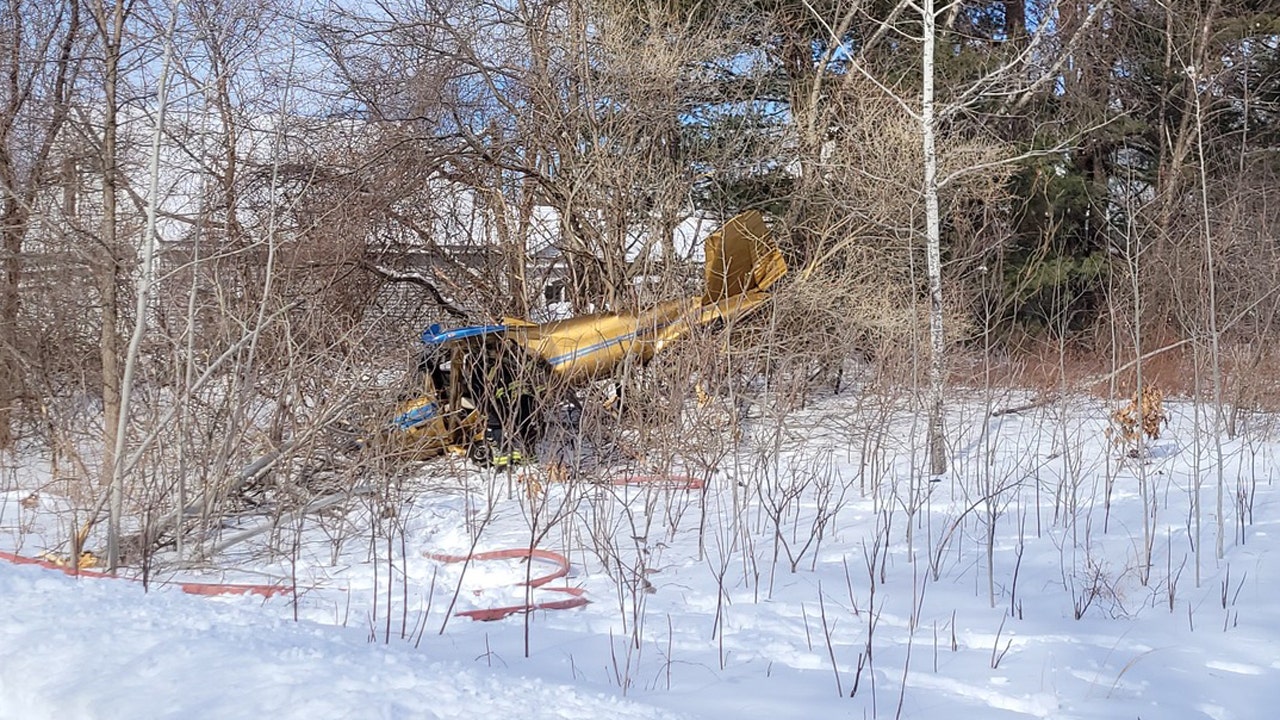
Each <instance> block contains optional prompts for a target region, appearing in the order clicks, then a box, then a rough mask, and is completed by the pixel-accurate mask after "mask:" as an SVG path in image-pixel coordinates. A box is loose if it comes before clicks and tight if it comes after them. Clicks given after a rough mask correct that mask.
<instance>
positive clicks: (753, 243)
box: [702, 210, 787, 305]
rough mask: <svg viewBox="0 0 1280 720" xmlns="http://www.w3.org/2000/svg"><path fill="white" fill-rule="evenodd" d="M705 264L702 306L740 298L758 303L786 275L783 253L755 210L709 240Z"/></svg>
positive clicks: (743, 214)
mask: <svg viewBox="0 0 1280 720" xmlns="http://www.w3.org/2000/svg"><path fill="white" fill-rule="evenodd" d="M706 263H707V265H706V290H705V292H704V293H703V296H702V304H703V305H710V304H719V303H723V302H725V301H728V300H730V299H731V298H736V297H739V296H742V298H743V299H744V300H746V299H750V300H754V301H755V302H759V301H761V300H763V298H764V296H765V295H766V294H767V292H766V291H767V290H768V289H769V286H771V285H773V283H775V282H777V280H778V279H779V278H781V277H782V276H783V275H785V274H786V273H787V262H786V260H784V259H783V258H782V252H781V251H779V250H778V246H777V244H776V243H774V241H773V239H772V238H771V237H770V235H769V228H768V226H766V225H765V224H764V218H763V217H762V216H761V215H760V213H759V212H758V211H755V210H749V211H747V212H744V213H742V214H741V215H738V216H737V217H734V218H733V219H732V220H730V221H729V222H727V223H725V224H724V227H722V228H720V229H719V230H717V231H716V232H714V233H712V234H711V235H710V236H708V237H707V241H706ZM752 304H754V303H752Z"/></svg>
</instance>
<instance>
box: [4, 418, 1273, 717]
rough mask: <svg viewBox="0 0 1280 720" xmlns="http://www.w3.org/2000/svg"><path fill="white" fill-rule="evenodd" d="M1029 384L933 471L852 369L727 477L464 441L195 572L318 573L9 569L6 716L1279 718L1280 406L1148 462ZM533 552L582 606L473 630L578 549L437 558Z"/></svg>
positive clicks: (959, 432)
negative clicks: (521, 556)
mask: <svg viewBox="0 0 1280 720" xmlns="http://www.w3.org/2000/svg"><path fill="white" fill-rule="evenodd" d="M1025 399H1026V398H1017V397H1012V396H1009V397H983V396H981V395H974V396H972V397H968V398H965V399H963V400H960V401H958V402H953V404H952V410H951V414H950V415H949V417H948V430H949V434H950V437H951V438H952V439H953V440H954V445H953V447H952V452H951V457H952V461H953V468H952V471H951V473H950V474H949V475H948V476H945V477H943V478H942V479H941V481H940V482H929V479H928V478H925V477H922V476H921V475H920V473H919V472H918V471H917V470H916V469H915V468H918V467H920V466H922V465H923V463H924V462H925V460H926V455H925V453H924V452H923V447H924V444H923V431H924V428H923V422H922V421H921V420H920V419H919V418H918V417H917V415H916V413H914V412H913V411H912V409H911V408H910V406H909V405H908V404H907V403H906V402H905V401H903V400H899V399H897V398H894V397H891V396H889V397H885V396H880V397H874V396H871V395H862V396H854V395H844V396H839V397H833V398H824V399H821V400H819V401H817V402H815V403H813V404H812V405H811V406H810V407H809V408H808V409H807V410H804V411H796V412H792V413H789V414H787V415H786V416H785V417H783V418H782V419H781V420H778V419H774V420H768V419H766V418H756V419H755V420H753V421H752V423H751V425H750V427H749V428H748V433H747V437H745V438H744V440H743V443H742V444H741V445H740V446H730V445H727V444H726V446H725V447H724V448H723V449H724V450H725V451H726V452H727V454H726V455H724V456H723V458H722V459H719V460H718V461H717V462H716V470H715V472H714V473H712V474H711V476H710V482H709V484H708V486H707V489H706V493H705V495H703V494H702V492H700V491H698V490H692V489H683V488H672V487H659V486H656V485H655V486H626V485H613V484H600V483H557V482H550V481H548V480H547V478H545V477H543V478H540V480H541V481H542V482H543V485H544V489H543V492H542V493H540V494H539V493H533V494H531V493H529V492H528V490H527V488H528V485H526V484H518V483H512V484H511V485H510V488H508V482H509V481H512V480H514V479H515V478H510V477H508V476H506V475H503V474H501V473H497V472H495V471H491V470H480V469H476V468H471V467H468V466H465V465H463V464H460V463H457V462H455V461H450V460H441V461H438V462H433V463H428V464H426V465H423V466H421V467H420V468H417V469H415V471H414V480H413V481H412V482H409V483H407V485H408V486H410V487H412V488H413V490H412V491H411V492H409V493H408V495H407V496H406V497H405V498H404V499H403V503H402V504H401V505H400V506H399V512H397V513H396V514H394V516H388V514H386V513H382V512H380V511H379V510H378V509H375V508H369V507H354V508H352V509H350V510H349V511H348V512H347V513H346V515H345V516H344V518H343V521H344V523H345V525H343V524H340V523H336V522H334V521H333V519H332V518H330V519H329V521H328V525H326V526H325V527H320V523H319V522H316V521H312V522H311V523H310V524H304V525H302V526H300V527H297V528H293V529H291V530H290V531H288V532H285V533H284V535H283V536H281V537H278V538H276V540H275V542H276V543H277V544H279V545H280V546H282V547H290V548H292V547H295V546H296V547H298V548H299V549H298V550H297V552H296V554H291V555H292V556H290V555H282V554H280V553H279V552H273V550H272V546H270V545H269V544H267V538H268V537H270V534H264V535H263V536H262V537H263V543H264V544H262V545H259V546H256V547H245V548H243V549H239V550H237V551H235V554H234V555H233V556H229V557H225V558H222V559H221V562H222V571H223V573H222V575H218V576H216V577H206V578H200V577H198V576H197V575H194V574H191V573H187V574H183V575H182V577H183V578H191V579H213V580H218V579H221V578H222V577H223V576H226V577H229V578H231V579H240V580H247V579H251V580H252V581H253V582H260V581H261V575H262V574H266V575H269V576H271V577H274V578H276V579H277V580H278V581H280V582H283V583H285V584H288V585H291V586H294V585H296V587H297V588H298V591H297V593H296V595H294V596H292V597H289V596H286V597H276V598H272V599H267V600H264V599H262V598H258V597H239V596H236V597H225V598H202V597H193V596H188V595H184V594H182V593H180V592H178V591H177V590H176V589H175V588H172V587H168V586H162V585H152V586H151V588H150V590H149V591H146V592H144V589H143V587H142V585H141V584H140V583H137V582H131V581H128V580H115V579H92V578H84V579H75V578H70V577H67V576H64V575H63V574H61V573H58V572H54V571H51V570H46V569H42V568H39V567H31V566H12V565H7V564H0V598H3V603H2V605H0V607H3V611H2V612H0V718H44V717H55V716H56V717H59V718H66V717H70V718H121V717H129V718H166V717H175V718H176V717H219V718H240V717H245V718H248V717H260V716H261V717H299V718H301V717H308V718H315V717H323V718H342V717H353V718H356V717H358V718H400V717H404V718H420V717H484V716H486V715H492V716H494V717H522V718H523V717H548V718H551V717H555V718H560V717H564V718H582V717H598V718H631V717H636V718H659V717H662V718H666V717H688V718H721V717H733V718H762V719H763V718H769V719H771V720H773V719H776V718H787V717H821V718H841V717H844V718H860V717H868V718H869V717H902V718H912V719H916V720H933V719H942V718H947V719H949V718H954V717H977V718H1099V719H1101V718H1136V717H1143V718H1188V719H1190V718H1211V719H1213V720H1226V719H1241V720H1243V719H1245V718H1256V717H1265V716H1268V715H1269V713H1270V712H1271V708H1273V707H1275V706H1276V705H1277V704H1278V703H1280V650H1278V649H1277V648H1278V647H1280V567H1278V566H1277V550H1280V512H1278V508H1277V505H1278V504H1280V488H1277V486H1276V483H1275V476H1276V473H1277V470H1278V469H1280V462H1277V460H1278V459H1280V458H1278V457H1277V456H1278V454H1280V438H1278V437H1276V436H1275V435H1274V433H1273V428H1272V424H1273V421H1274V419H1273V418H1271V417H1270V416H1267V415H1263V414H1247V413H1246V414H1244V415H1243V416H1242V424H1241V432H1240V434H1239V435H1238V436H1237V437H1234V438H1227V437H1225V436H1224V437H1223V441H1222V457H1221V458H1217V457H1215V456H1214V452H1215V450H1214V443H1213V442H1212V439H1211V437H1210V435H1209V425H1210V424H1211V418H1210V417H1209V416H1208V411H1207V409H1206V408H1204V407H1199V408H1198V407H1196V406H1194V405H1191V404H1189V403H1169V404H1168V406H1169V410H1170V414H1171V418H1170V423H1169V425H1168V427H1167V428H1166V429H1165V431H1164V432H1163V433H1162V435H1161V437H1160V438H1159V439H1158V440H1154V441H1152V442H1151V443H1150V445H1149V447H1148V448H1146V450H1145V451H1144V452H1143V453H1142V459H1134V458H1130V457H1128V456H1127V454H1126V453H1125V452H1124V449H1123V448H1117V447H1115V446H1113V445H1112V443H1111V442H1110V440H1109V439H1108V438H1107V436H1106V433H1105V428H1106V427H1107V417H1108V414H1109V412H1110V410H1111V409H1113V408H1114V407H1115V406H1116V403H1114V402H1111V403H1108V402H1105V401H1103V400H1098V399H1094V398H1088V397H1078V398H1071V399H1068V400H1065V401H1059V402H1055V403H1049V404H1045V405H1042V406H1040V407H1037V408H1034V409H1031V410H1027V411H1024V412H1022V413H1018V414H1005V415H1000V416H999V417H992V416H991V410H993V409H998V408H1000V407H1010V406H1015V405H1019V404H1023V402H1024V401H1025ZM779 440H781V441H782V442H778V441H779ZM725 442H726V443H728V440H727V439H726V440H725ZM682 447H684V453H685V454H684V457H683V460H684V462H685V467H683V468H680V471H681V472H687V473H689V474H693V475H698V474H699V473H700V471H699V470H697V468H698V467H700V465H699V462H704V461H706V458H705V457H703V456H700V455H698V454H697V452H695V451H694V450H692V449H690V448H692V447H693V446H691V445H690V446H682ZM778 447H781V448H783V449H782V450H781V452H775V451H774V450H773V448H778ZM712 450H714V448H712V449H711V450H708V451H707V452H708V453H709V455H708V457H710V456H716V453H715V452H712ZM716 457H718V456H716ZM699 458H701V460H700V459H699ZM1219 459H1220V460H1221V470H1222V477H1223V478H1224V481H1225V483H1224V486H1223V488H1222V489H1223V498H1224V505H1223V508H1224V516H1223V523H1222V530H1223V532H1224V533H1225V535H1224V537H1223V547H1224V553H1223V557H1222V558H1221V559H1219V558H1217V557H1216V553H1215V544H1216V540H1217V537H1216V533H1217V532H1218V524H1217V517H1216V512H1217V492H1218V485H1217V482H1218V480H1217V478H1218V471H1219V464H1218V461H1219ZM637 470H640V469H637ZM646 470H652V468H648V469H646ZM525 472H526V473H531V472H533V471H531V470H526V471H525ZM446 476H447V477H448V478H450V480H449V482H440V479H441V478H443V477H446ZM40 477H41V475H40V472H39V471H38V469H33V468H31V467H28V468H25V469H24V470H23V471H21V472H15V473H12V474H11V475H9V476H8V480H7V482H8V483H9V484H8V485H7V486H0V489H3V490H4V492H2V493H0V548H8V549H18V550H20V551H21V552H23V553H24V554H27V555H31V554H34V553H36V552H38V551H39V550H40V549H42V548H43V547H53V546H54V545H55V544H56V543H54V542H52V538H55V537H57V536H58V534H59V533H60V532H61V529H60V528H62V525H60V523H63V524H65V521H64V520H61V519H60V518H61V517H62V515H65V514H66V513H65V510H66V508H67V507H68V505H67V502H68V501H67V500H65V499H64V498H59V497H51V496H49V493H48V492H47V491H46V492H45V493H43V494H42V496H41V499H40V501H39V502H38V503H35V507H25V506H23V505H22V504H21V503H19V501H20V500H22V499H23V498H25V497H27V496H28V494H29V493H30V492H31V490H33V489H35V487H36V486H38V485H39V484H40V483H41V480H40ZM526 479H527V478H526ZM595 479H597V480H599V479H601V478H595ZM46 481H47V478H46ZM1144 497H1145V500H1144ZM1197 498H1198V504H1199V509H1200V512H1199V517H1200V529H1199V531H1197V529H1196V522H1195V520H1196V516H1197V513H1196V507H1197V504H1196V501H1197ZM28 504H29V505H30V504H31V503H28ZM1144 508H1145V509H1146V510H1147V513H1146V514H1145V520H1144ZM704 510H705V518H706V519H705V520H704V519H703V515H704ZM775 518H776V521H775ZM339 526H341V527H346V528H349V530H348V532H347V533H346V534H342V533H340V532H339V531H338V530H337V528H338V527H339ZM700 527H702V528H704V530H703V531H702V532H700V531H699V528H700ZM815 528H820V530H821V532H820V533H818V532H816V531H815ZM335 537H338V538H339V539H340V540H341V541H342V542H341V544H340V545H339V546H337V547H335V546H334V543H333V538H335ZM1148 538H1149V541H1148ZM810 540H812V542H810ZM988 542H989V546H990V553H989V554H988ZM534 545H536V546H537V547H539V548H542V549H545V550H550V551H553V552H559V553H563V554H564V555H565V556H566V557H567V558H568V559H569V564H570V571H569V574H568V576H567V577H565V578H562V579H558V580H554V581H551V582H550V583H548V584H547V585H546V586H545V587H546V588H562V587H566V586H567V587H573V588H580V589H581V590H582V592H583V596H584V597H586V598H587V599H589V600H590V601H591V602H590V604H589V605H587V606H585V607H582V608H577V609H571V610H554V611H553V610H548V611H536V612H533V613H530V614H527V615H526V614H516V615H512V616H509V617H507V618H506V619H503V620H499V621H495V622H473V621H472V620H470V619H468V618H465V617H459V616H457V614H456V613H458V612H461V611H466V610H470V609H477V608H487V607H496V606H503V605H511V604H521V603H523V602H525V601H526V599H527V598H526V596H529V598H530V599H532V601H533V602H547V601H555V600H560V599H564V598H565V597H566V596H565V595H563V594H561V593H555V592H547V591H546V590H530V589H528V588H526V587H523V586H521V585H520V583H523V582H525V581H526V580H527V579H528V577H530V575H532V576H535V577H536V576H537V575H542V574H546V573H548V572H550V571H551V570H553V569H554V566H552V565H548V564H547V563H543V562H539V563H535V564H534V566H533V567H532V568H529V567H528V566H527V565H526V564H525V563H523V562H522V561H520V560H512V559H503V560H495V561H486V562H473V563H470V564H466V565H464V564H462V563H447V562H441V561H438V560H434V559H431V558H430V557H428V556H427V555H428V554H432V553H443V554H466V553H467V552H469V551H471V550H473V549H474V550H475V551H489V550H496V549H502V548H528V547H530V546H534ZM1197 545H1198V546H1199V547H1198V552H1197ZM1148 547H1149V548H1150V560H1149V561H1148V560H1147V548H1148ZM789 557H794V558H795V563H794V564H795V571H794V572H793V571H792V563H791V562H790V561H789V560H788V558H789ZM988 563H990V564H988ZM1197 567H1198V571H1199V581H1198V582H1197ZM176 575H177V574H175V573H169V574H167V575H165V576H164V577H165V579H168V578H169V577H176ZM295 617H296V618H297V619H296V620H295ZM833 665H834V667H833ZM851 694H852V697H851V696H850V695H851Z"/></svg>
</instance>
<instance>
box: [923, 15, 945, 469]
mask: <svg viewBox="0 0 1280 720" xmlns="http://www.w3.org/2000/svg"><path fill="white" fill-rule="evenodd" d="M921 15H922V16H923V24H922V27H923V30H924V43H923V48H924V52H923V54H922V57H921V65H920V69H921V75H922V83H921V85H922V93H921V96H922V97H921V112H920V136H921V138H922V139H923V142H924V213H925V258H926V268H925V271H926V273H927V275H928V279H929V399H928V404H929V473H930V474H932V475H941V474H943V473H945V472H946V471H947V453H946V447H945V444H944V442H943V423H942V395H943V389H944V370H945V364H944V362H943V361H944V359H945V358H944V355H945V352H946V343H945V340H946V335H945V334H944V332H943V330H944V328H943V324H942V248H941V235H942V231H941V223H940V221H939V218H938V151H937V148H936V147H935V133H936V131H937V127H936V123H937V121H936V119H935V115H934V107H933V101H934V88H933V81H934V75H933V55H934V42H935V37H934V36H935V33H936V30H937V12H936V10H935V8H934V0H922V9H921Z"/></svg>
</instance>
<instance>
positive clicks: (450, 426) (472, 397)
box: [389, 211, 787, 465]
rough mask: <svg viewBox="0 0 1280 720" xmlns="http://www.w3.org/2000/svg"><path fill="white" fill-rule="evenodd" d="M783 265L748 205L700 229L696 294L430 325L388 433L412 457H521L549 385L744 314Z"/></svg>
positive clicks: (597, 372) (642, 355) (603, 371)
mask: <svg viewBox="0 0 1280 720" xmlns="http://www.w3.org/2000/svg"><path fill="white" fill-rule="evenodd" d="M786 272H787V264H786V261H784V260H783V258H782V253H781V252H779V250H778V247H777V245H776V244H775V243H774V242H773V241H772V239H771V238H770V236H769V229H768V227H767V226H766V225H765V223H764V218H762V217H761V216H760V213H758V212H755V211H751V212H746V213H743V214H741V215H738V216H737V217H735V218H733V219H732V220H730V221H729V222H728V223H726V224H725V225H724V227H721V228H720V229H719V230H717V231H716V232H715V233H713V234H711V235H710V236H709V237H707V239H706V269H705V273H706V275H705V279H706V286H705V290H704V292H703V293H702V294H701V295H696V296H692V297H687V298H682V299H679V300H670V301H668V302H664V303H661V304H659V305H657V306H656V307H653V308H649V309H647V310H643V311H640V312H633V313H593V314H589V315H581V316H578V317H574V318H570V319H567V320H558V321H555V322H549V323H544V324H541V325H537V324H533V323H529V322H525V321H522V320H511V319H508V320H505V321H504V322H503V324H500V325H481V326H474V327H465V328H459V329H456V330H448V331H444V332H441V331H440V330H439V328H436V327H433V328H432V329H430V330H428V331H427V332H425V333H423V335H422V342H423V344H424V345H425V350H424V353H423V358H422V361H421V363H420V364H419V373H420V375H421V389H420V392H421V395H420V396H419V397H417V398H415V399H413V400H411V401H409V402H407V403H405V404H404V405H403V406H401V408H400V409H399V411H398V413H397V415H396V417H395V418H394V420H393V421H392V423H391V428H390V433H389V435H390V438H389V439H391V440H393V441H394V442H395V444H396V445H397V446H399V447H403V448H404V449H406V450H408V451H410V452H411V453H412V454H414V455H418V456H429V455H432V454H438V453H441V452H444V451H446V450H448V449H450V448H458V449H463V450H466V451H468V452H469V453H470V454H471V456H472V457H473V458H475V459H476V460H479V461H482V462H489V463H492V464H497V465H503V464H507V463H510V462H515V461H519V460H521V459H524V458H526V457H528V453H529V452H530V451H531V450H532V446H533V444H534V443H535V442H536V440H537V436H538V435H539V433H540V427H541V423H540V421H539V419H538V414H539V412H540V411H541V409H542V407H543V406H544V405H545V401H546V399H547V396H548V395H549V394H550V393H551V392H552V391H553V390H554V389H557V388H564V387H572V386H575V385H580V384H583V383H586V382H588V381H591V380H595V379H598V378H601V377H603V376H606V375H608V374H610V373H612V372H613V371H614V369H615V368H617V367H618V365H619V364H621V363H622V362H623V361H624V360H627V359H634V360H638V361H640V362H645V361H647V360H649V359H650V358H652V357H653V355H654V354H655V353H657V352H660V351H661V350H662V349H663V348H664V347H665V346H666V345H667V344H669V343H671V342H672V341H674V340H677V339H678V338H680V337H681V336H683V335H685V334H687V333H688V332H689V331H690V330H691V329H692V328H694V327H700V326H704V325H707V324H709V323H712V322H715V321H717V320H731V319H733V318H736V317H739V316H742V315H743V314H745V313H747V312H750V311H751V310H753V309H755V308H756V307H758V306H759V305H760V304H761V303H763V302H764V301H765V300H767V299H768V298H769V288H770V287H771V286H772V285H773V284H774V283H775V282H777V281H778V279H779V278H781V277H782V276H783V275H785V274H786Z"/></svg>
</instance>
